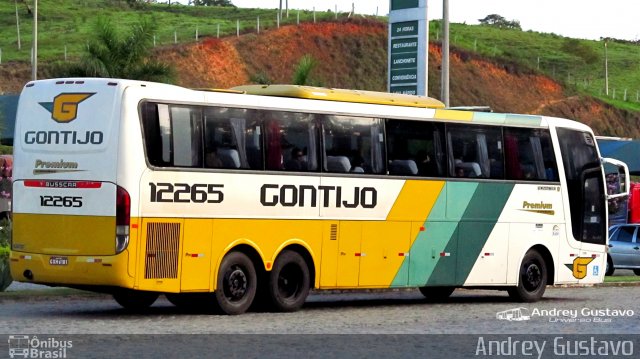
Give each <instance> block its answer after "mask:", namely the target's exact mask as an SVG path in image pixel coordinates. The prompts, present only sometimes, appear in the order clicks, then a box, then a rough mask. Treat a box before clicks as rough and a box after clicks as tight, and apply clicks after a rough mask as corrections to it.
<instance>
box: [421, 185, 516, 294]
mask: <svg viewBox="0 0 640 359" xmlns="http://www.w3.org/2000/svg"><path fill="white" fill-rule="evenodd" d="M513 187H514V185H513V184H510V183H480V184H479V185H478V188H477V189H476V191H475V192H474V194H473V197H472V198H471V200H470V202H469V203H468V205H467V206H466V210H465V212H464V215H463V216H462V219H461V221H460V223H458V226H457V228H456V231H455V233H454V234H453V236H452V238H451V240H449V243H448V244H447V246H446V247H445V249H444V251H443V253H445V254H448V255H443V256H441V257H440V259H439V260H438V264H437V265H436V267H435V268H434V270H433V273H432V274H431V276H430V277H429V279H428V281H427V285H462V284H464V282H465V281H466V280H467V277H468V276H469V273H471V269H472V268H473V265H474V264H475V263H476V260H477V259H478V256H479V255H480V251H481V250H482V247H484V245H485V243H486V242H487V240H488V239H489V235H490V234H491V231H493V228H494V227H495V224H496V223H497V222H498V218H499V217H500V214H501V213H502V211H503V209H504V205H505V204H506V202H507V200H508V199H509V196H510V195H511V192H512V191H513ZM505 241H506V239H505Z"/></svg>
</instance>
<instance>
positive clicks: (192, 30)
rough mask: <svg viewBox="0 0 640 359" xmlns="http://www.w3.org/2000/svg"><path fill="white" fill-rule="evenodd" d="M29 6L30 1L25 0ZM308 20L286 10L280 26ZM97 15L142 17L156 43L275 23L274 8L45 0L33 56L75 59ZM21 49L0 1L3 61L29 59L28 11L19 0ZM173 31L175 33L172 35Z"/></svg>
mask: <svg viewBox="0 0 640 359" xmlns="http://www.w3.org/2000/svg"><path fill="white" fill-rule="evenodd" d="M27 3H28V4H29V6H31V5H32V4H33V0H27ZM298 15H299V17H300V21H302V22H304V21H311V22H312V21H313V12H311V11H298V10H295V11H290V12H289V17H288V18H287V17H286V16H285V17H283V19H282V21H281V24H283V25H284V24H292V23H296V21H297V20H298ZM97 16H102V17H105V18H108V19H110V20H111V21H112V22H113V23H115V24H116V25H118V26H121V27H122V28H128V26H129V25H131V24H135V23H136V22H137V21H138V20H139V19H140V17H147V18H149V19H151V20H152V21H153V22H154V23H156V24H157V25H158V29H159V30H158V32H157V36H156V43H157V44H158V45H163V44H172V43H173V42H174V40H175V39H176V38H177V41H178V42H189V41H195V36H196V29H197V32H198V35H199V37H204V36H213V37H215V36H217V35H218V28H219V29H220V36H226V35H232V34H233V35H235V34H236V25H237V22H238V21H239V23H240V31H241V33H244V32H246V31H253V30H255V29H256V26H257V21H258V17H259V18H260V28H261V30H263V31H264V30H267V29H269V28H274V27H276V25H277V10H275V9H273V10H269V9H238V8H233V7H208V6H199V7H194V6H184V5H180V4H172V5H171V6H168V5H166V4H143V5H140V6H138V7H130V6H128V5H127V3H126V1H124V0H47V1H39V2H38V58H39V59H40V61H61V60H64V53H65V52H64V51H65V46H66V47H67V56H68V57H69V58H71V57H77V56H78V55H80V54H81V52H82V48H83V46H85V44H86V42H87V39H88V38H89V37H90V36H91V32H92V31H93V25H94V23H95V19H96V17H97ZM18 17H19V22H20V40H21V50H18V31H17V26H16V9H15V5H14V1H9V0H3V1H0V34H2V36H0V48H1V49H2V62H3V63H5V62H8V61H30V56H31V55H30V54H31V45H32V40H33V15H31V14H29V12H28V9H27V6H26V5H25V4H24V3H18ZM333 18H334V15H333V14H330V13H328V12H317V13H316V20H317V21H320V20H324V19H333ZM174 32H175V35H176V36H175V37H174Z"/></svg>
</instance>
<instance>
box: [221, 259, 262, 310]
mask: <svg viewBox="0 0 640 359" xmlns="http://www.w3.org/2000/svg"><path fill="white" fill-rule="evenodd" d="M256 288H257V275H256V269H255V267H254V265H253V262H252V261H251V259H249V257H247V256H246V255H245V254H244V253H241V252H231V253H229V254H227V255H226V256H225V257H224V259H223V260H222V264H221V265H220V270H219V271H218V282H217V286H216V291H215V297H216V301H217V302H218V305H219V306H220V310H222V312H223V313H225V314H231V315H235V314H242V313H244V312H246V311H247V309H249V306H251V303H252V302H253V299H254V298H255V295H256Z"/></svg>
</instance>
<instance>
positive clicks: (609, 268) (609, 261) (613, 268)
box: [604, 254, 616, 275]
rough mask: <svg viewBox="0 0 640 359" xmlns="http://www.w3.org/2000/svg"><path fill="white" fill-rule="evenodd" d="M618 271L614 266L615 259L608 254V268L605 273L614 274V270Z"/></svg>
mask: <svg viewBox="0 0 640 359" xmlns="http://www.w3.org/2000/svg"><path fill="white" fill-rule="evenodd" d="M615 271H616V268H615V267H614V266H613V261H612V260H611V256H610V255H608V254H607V270H606V271H605V272H604V275H613V272H615Z"/></svg>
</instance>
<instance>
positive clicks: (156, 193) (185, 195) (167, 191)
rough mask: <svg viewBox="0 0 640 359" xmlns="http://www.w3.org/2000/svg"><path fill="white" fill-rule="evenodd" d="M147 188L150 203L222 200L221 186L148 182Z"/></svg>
mask: <svg viewBox="0 0 640 359" xmlns="http://www.w3.org/2000/svg"><path fill="white" fill-rule="evenodd" d="M149 187H151V196H150V201H151V202H172V203H191V202H193V203H220V202H222V201H223V200H224V193H222V191H221V190H220V188H223V187H224V185H222V184H205V183H196V184H192V185H190V184H188V183H164V182H159V183H153V182H149Z"/></svg>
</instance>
